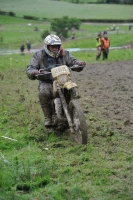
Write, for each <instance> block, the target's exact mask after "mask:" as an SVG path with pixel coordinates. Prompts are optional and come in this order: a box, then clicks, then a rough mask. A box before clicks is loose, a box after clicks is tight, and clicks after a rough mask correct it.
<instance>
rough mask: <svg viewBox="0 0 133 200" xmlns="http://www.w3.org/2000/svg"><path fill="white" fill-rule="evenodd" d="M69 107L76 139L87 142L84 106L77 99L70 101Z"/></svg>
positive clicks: (76, 140)
mask: <svg viewBox="0 0 133 200" xmlns="http://www.w3.org/2000/svg"><path fill="white" fill-rule="evenodd" d="M69 109H70V114H71V119H72V123H73V128H74V140H75V142H77V143H78V144H87V140H88V133H87V125H86V120H85V116H84V112H83V109H82V107H81V106H80V104H79V101H78V100H77V99H75V100H72V101H70V103H69Z"/></svg>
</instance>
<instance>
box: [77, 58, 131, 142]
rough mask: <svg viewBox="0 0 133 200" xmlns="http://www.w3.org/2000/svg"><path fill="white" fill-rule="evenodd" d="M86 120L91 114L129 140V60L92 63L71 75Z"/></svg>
mask: <svg viewBox="0 0 133 200" xmlns="http://www.w3.org/2000/svg"><path fill="white" fill-rule="evenodd" d="M74 78H75V81H76V82H77V83H78V85H79V88H78V92H79V94H80V95H81V99H82V102H83V104H84V107H85V110H86V112H88V113H87V117H89V113H95V114H96V115H97V116H98V117H100V118H101V119H103V120H108V121H110V123H111V124H112V128H113V129H115V130H117V132H118V133H120V134H127V137H128V138H132V137H133V61H121V62H112V63H110V62H108V63H104V62H103V63H96V64H90V65H88V66H87V67H86V68H85V69H84V70H83V71H82V72H81V73H76V75H74Z"/></svg>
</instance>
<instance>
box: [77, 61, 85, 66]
mask: <svg viewBox="0 0 133 200" xmlns="http://www.w3.org/2000/svg"><path fill="white" fill-rule="evenodd" d="M85 65H86V62H83V61H82V62H78V66H85Z"/></svg>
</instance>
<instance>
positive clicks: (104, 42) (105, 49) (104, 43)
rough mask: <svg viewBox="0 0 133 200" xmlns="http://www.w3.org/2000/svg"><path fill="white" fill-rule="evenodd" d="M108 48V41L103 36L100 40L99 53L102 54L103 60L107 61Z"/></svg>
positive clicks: (106, 36) (105, 36)
mask: <svg viewBox="0 0 133 200" xmlns="http://www.w3.org/2000/svg"><path fill="white" fill-rule="evenodd" d="M109 47H110V40H109V38H108V35H107V34H105V33H104V34H103V38H102V39H101V51H102V54H103V60H105V59H108V54H109Z"/></svg>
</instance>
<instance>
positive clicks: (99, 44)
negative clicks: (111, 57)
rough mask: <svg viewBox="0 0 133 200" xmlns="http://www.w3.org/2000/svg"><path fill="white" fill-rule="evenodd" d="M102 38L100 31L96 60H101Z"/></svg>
mask: <svg viewBox="0 0 133 200" xmlns="http://www.w3.org/2000/svg"><path fill="white" fill-rule="evenodd" d="M101 38H102V33H99V34H98V35H97V37H96V41H97V42H96V60H99V59H100V56H101Z"/></svg>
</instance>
